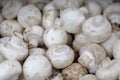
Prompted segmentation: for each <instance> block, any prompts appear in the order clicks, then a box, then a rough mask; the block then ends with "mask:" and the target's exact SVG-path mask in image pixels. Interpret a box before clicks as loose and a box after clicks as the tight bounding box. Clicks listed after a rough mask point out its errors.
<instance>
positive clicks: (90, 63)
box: [78, 43, 106, 73]
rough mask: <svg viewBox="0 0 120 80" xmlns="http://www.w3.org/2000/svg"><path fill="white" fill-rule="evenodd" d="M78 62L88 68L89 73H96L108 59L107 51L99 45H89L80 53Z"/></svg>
mask: <svg viewBox="0 0 120 80" xmlns="http://www.w3.org/2000/svg"><path fill="white" fill-rule="evenodd" d="M79 55H80V57H79V58H78V62H79V63H80V64H82V65H83V66H85V67H86V68H88V70H89V73H95V72H96V70H97V68H98V66H99V64H100V63H101V62H102V60H103V59H105V58H106V53H105V50H104V49H103V48H102V47H101V46H100V45H98V44H94V43H91V44H88V45H85V46H83V47H82V48H81V49H80V51H79Z"/></svg>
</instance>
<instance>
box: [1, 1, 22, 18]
mask: <svg viewBox="0 0 120 80" xmlns="http://www.w3.org/2000/svg"><path fill="white" fill-rule="evenodd" d="M22 7H23V3H22V1H21V0H7V1H6V2H5V5H4V6H3V8H2V15H3V17H5V18H7V19H13V18H16V17H17V15H18V12H19V10H20V9H21V8H22Z"/></svg>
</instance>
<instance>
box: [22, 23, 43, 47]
mask: <svg viewBox="0 0 120 80" xmlns="http://www.w3.org/2000/svg"><path fill="white" fill-rule="evenodd" d="M43 33H44V29H43V28H42V27H41V26H36V25H34V26H32V27H28V28H26V29H25V31H24V33H23V37H24V40H25V41H26V42H28V46H29V48H35V47H37V46H38V45H39V44H43Z"/></svg>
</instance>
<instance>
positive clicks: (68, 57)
mask: <svg viewBox="0 0 120 80" xmlns="http://www.w3.org/2000/svg"><path fill="white" fill-rule="evenodd" d="M46 56H47V58H48V59H49V60H50V62H51V64H52V66H53V67H54V68H56V69H63V68H65V67H67V66H69V65H70V64H71V63H72V62H73V60H74V52H73V50H72V49H71V48H70V47H69V46H67V45H65V44H55V45H53V46H50V47H49V48H48V50H47V52H46Z"/></svg>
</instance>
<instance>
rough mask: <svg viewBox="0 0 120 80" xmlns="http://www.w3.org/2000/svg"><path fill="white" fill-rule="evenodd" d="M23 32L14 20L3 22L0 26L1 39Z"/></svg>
mask: <svg viewBox="0 0 120 80" xmlns="http://www.w3.org/2000/svg"><path fill="white" fill-rule="evenodd" d="M15 32H17V33H21V34H22V32H23V28H22V27H21V26H20V24H19V23H18V22H17V21H16V20H4V21H3V22H2V23H1V24H0V34H1V35H2V36H3V37H11V36H12V35H13V34H15Z"/></svg>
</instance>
